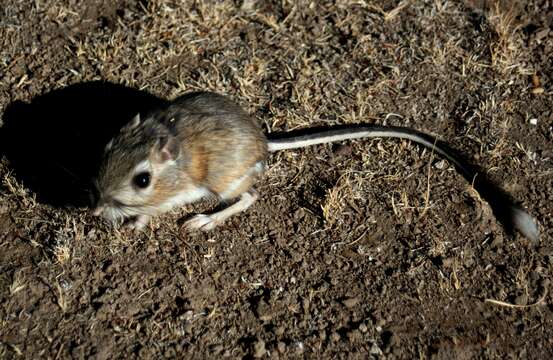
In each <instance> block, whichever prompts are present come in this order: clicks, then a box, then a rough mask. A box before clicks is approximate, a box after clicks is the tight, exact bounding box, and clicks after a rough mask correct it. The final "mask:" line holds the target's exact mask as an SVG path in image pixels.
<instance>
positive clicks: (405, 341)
mask: <svg viewBox="0 0 553 360" xmlns="http://www.w3.org/2000/svg"><path fill="white" fill-rule="evenodd" d="M552 19H553V5H552V4H551V2H550V1H549V0H533V1H527V2H513V3H507V2H498V1H495V2H494V1H476V0H475V1H464V2H462V1H459V2H451V1H449V2H448V1H401V2H400V1H397V0H394V1H374V2H372V1H339V2H336V3H334V2H332V1H320V2H319V1H313V2H293V1H256V0H244V1H203V0H201V1H174V0H155V1H154V0H151V1H148V0H140V1H131V0H121V1H108V0H105V1H102V0H87V1H76V0H37V1H18V2H11V1H8V0H2V1H0V119H1V122H0V125H2V127H1V128H0V131H2V135H1V136H2V138H1V141H2V144H1V150H0V151H2V153H1V154H0V155H2V162H1V164H0V178H1V180H2V181H1V183H0V269H1V270H0V358H6V359H11V358H29V359H36V358H49V359H58V358H59V359H65V358H96V359H107V358H127V357H131V358H134V357H139V358H160V357H166V358H220V357H224V358H317V359H331V358H332V359H333V358H383V357H385V358H392V359H393V358H399V359H411V358H443V359H450V358H460V359H466V358H486V359H488V358H498V359H504V358H530V359H546V358H552V356H553V330H552V329H553V295H552V293H551V276H552V271H553V245H552V240H553V217H552V212H553V205H552V204H553V201H552V200H553V199H552V195H551V194H553V110H552V109H553V96H552V95H553V87H552V84H553V61H552V59H553V58H552V57H551V54H552V53H553V20H552ZM200 89H201V90H211V91H216V92H220V93H225V94H228V95H230V96H231V97H233V98H234V99H235V100H236V101H238V102H239V103H241V104H242V105H243V106H244V107H245V108H246V109H247V110H248V111H249V112H250V113H251V114H252V116H254V117H255V118H256V119H258V120H259V122H260V123H261V124H263V126H264V128H265V129H266V131H267V133H271V132H279V131H287V130H292V129H298V128H306V127H311V126H330V125H336V124H347V123H359V122H367V123H377V124H393V125H403V126H410V127H413V128H416V129H419V130H423V131H425V132H428V133H431V134H434V135H436V136H438V137H439V138H440V139H442V140H444V141H447V142H448V143H450V144H451V146H452V147H454V148H455V149H457V150H458V151H459V152H460V153H462V154H463V155H464V157H465V158H466V159H467V160H469V161H471V162H472V163H474V164H477V165H478V166H479V167H480V168H481V169H482V171H483V172H484V173H485V174H486V175H487V176H488V177H489V178H490V179H491V180H492V181H494V183H496V184H497V185H498V186H499V187H501V188H502V189H503V190H504V191H505V192H506V193H508V194H509V195H510V196H511V197H512V199H513V200H514V201H516V202H517V203H519V204H521V205H522V206H523V207H524V208H525V209H527V210H528V211H529V212H530V213H531V214H532V215H533V216H535V218H536V219H537V221H538V222H539V226H540V229H541V235H540V238H539V239H538V240H536V241H531V240H528V239H525V238H524V237H522V236H521V235H520V234H516V233H515V234H510V233H509V232H507V231H506V229H504V228H503V226H502V225H501V223H500V222H498V221H497V219H496V218H495V217H494V215H493V213H492V211H491V209H490V206H489V204H488V203H487V202H486V201H484V200H483V199H482V198H481V197H480V196H479V195H478V194H477V193H476V192H475V191H474V189H473V188H472V187H471V185H470V183H469V182H467V181H466V180H465V179H464V178H463V177H462V176H461V175H459V173H458V172H457V171H456V170H455V169H454V168H453V167H452V166H451V164H449V163H447V162H446V161H444V160H443V159H440V158H439V157H438V156H437V155H436V154H433V153H432V152H430V151H427V150H424V149H423V148H421V147H419V146H416V145H414V144H412V143H410V142H408V141H396V140H382V139H375V140H367V141H352V142H346V143H343V144H332V145H322V146H316V147H311V148H307V149H301V150H293V151H282V152H279V153H277V154H275V155H273V156H271V158H270V161H269V170H268V171H267V173H266V175H265V176H264V178H263V179H262V180H261V181H260V183H259V184H258V186H257V190H258V191H259V193H260V194H261V196H260V199H259V201H257V202H256V203H255V204H254V206H253V207H252V208H250V209H249V210H248V211H246V212H245V213H243V214H241V215H239V216H235V217H233V218H231V219H230V220H229V221H227V222H226V223H224V224H223V225H222V226H221V227H219V228H218V229H216V230H214V231H211V232H197V231H187V230H186V229H184V228H183V226H182V224H183V221H184V220H185V219H186V218H187V216H188V214H191V213H194V212H199V211H205V210H209V209H210V208H212V207H213V206H215V205H216V204H215V203H213V202H209V201H207V202H202V203H200V204H197V205H194V206H189V207H186V208H183V209H176V210H175V211H173V212H171V213H168V214H166V215H163V216H161V217H159V218H156V219H155V220H154V221H153V222H152V224H151V225H150V226H149V227H147V228H146V230H145V231H144V232H136V233H133V232H130V231H126V230H125V231H124V230H119V229H113V228H111V227H110V226H108V225H106V224H105V223H103V222H102V221H101V220H98V219H96V218H94V217H92V216H91V215H90V212H89V209H88V208H87V206H86V203H87V202H86V201H87V199H88V197H87V196H88V192H87V190H86V186H85V185H86V181H84V180H83V179H86V178H87V176H92V174H93V173H94V170H95V166H96V163H95V161H96V160H97V158H96V157H95V156H96V155H97V154H98V149H101V147H103V145H104V143H105V141H107V139H108V138H109V136H110V134H112V132H113V131H115V130H116V129H117V128H118V126H120V125H121V124H122V123H123V122H125V121H128V120H129V119H130V116H131V115H132V114H133V113H134V112H136V111H140V110H141V109H143V108H146V107H148V106H150V105H151V104H154V103H156V102H159V101H163V100H166V99H171V98H174V97H175V96H177V95H180V94H183V93H186V92H188V91H196V90H200Z"/></svg>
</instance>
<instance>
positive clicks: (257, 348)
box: [253, 340, 267, 358]
mask: <svg viewBox="0 0 553 360" xmlns="http://www.w3.org/2000/svg"><path fill="white" fill-rule="evenodd" d="M253 349H254V353H253V357H255V358H260V357H262V356H263V355H265V353H266V352H267V349H265V341H263V340H258V341H257V342H256V343H255V344H254V346H253Z"/></svg>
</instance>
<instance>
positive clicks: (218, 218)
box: [184, 190, 258, 230]
mask: <svg viewBox="0 0 553 360" xmlns="http://www.w3.org/2000/svg"><path fill="white" fill-rule="evenodd" d="M257 198H258V195H257V193H256V192H255V191H254V190H249V191H246V192H245V193H243V194H242V195H240V199H239V200H238V201H237V202H235V203H234V204H232V205H230V206H228V207H226V208H224V209H223V210H220V211H217V212H215V213H212V214H198V215H195V216H193V217H192V218H191V219H190V220H188V221H186V222H185V223H184V226H186V227H187V228H189V229H200V230H212V229H213V228H215V227H216V226H217V225H219V224H221V223H222V222H223V221H225V220H226V219H228V218H229V217H231V216H232V215H234V214H237V213H239V212H242V211H244V210H246V209H247V208H249V207H250V206H252V204H253V203H254V202H255V200H257Z"/></svg>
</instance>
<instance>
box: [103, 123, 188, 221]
mask: <svg viewBox="0 0 553 360" xmlns="http://www.w3.org/2000/svg"><path fill="white" fill-rule="evenodd" d="M179 155H180V146H179V143H178V140H177V138H176V137H175V136H174V135H173V134H171V132H170V131H169V129H168V127H167V126H166V125H164V124H162V123H161V122H159V121H158V120H156V119H154V118H152V117H149V118H146V119H145V120H143V121H142V120H141V118H140V114H137V115H136V116H135V117H134V118H133V119H132V120H131V121H130V122H129V123H128V124H127V125H125V126H124V127H123V128H122V129H121V131H120V133H119V134H118V135H117V136H116V137H115V138H113V139H112V140H111V141H110V142H109V143H108V144H107V145H106V148H105V151H104V157H103V160H102V165H101V167H100V171H99V174H98V177H97V179H96V181H95V185H96V188H97V191H98V199H97V204H96V208H95V210H94V214H95V215H101V216H102V217H104V218H105V219H107V220H109V221H111V222H114V223H119V222H122V221H123V220H124V219H125V218H127V217H132V216H137V215H154V214H155V212H156V208H157V205H158V204H159V202H160V201H161V200H162V199H160V196H162V197H163V195H164V194H167V193H170V189H169V187H174V185H175V184H176V183H177V182H178V180H179V179H178V177H179V176H178V167H177V166H176V165H177V164H176V163H177V160H178V158H179Z"/></svg>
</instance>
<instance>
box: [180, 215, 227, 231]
mask: <svg viewBox="0 0 553 360" xmlns="http://www.w3.org/2000/svg"><path fill="white" fill-rule="evenodd" d="M217 225H219V221H217V219H215V218H214V217H213V216H211V215H206V214H198V215H194V216H193V217H192V218H191V219H189V220H187V221H186V222H185V223H184V226H185V227H186V228H187V229H194V230H203V231H208V230H213V229H214V228H215V227H217Z"/></svg>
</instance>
